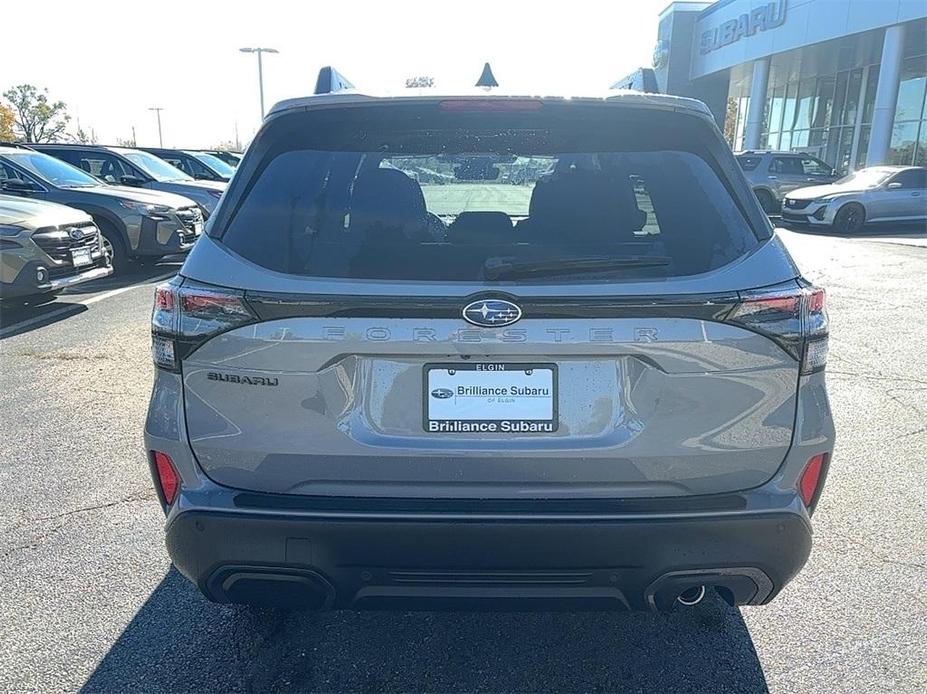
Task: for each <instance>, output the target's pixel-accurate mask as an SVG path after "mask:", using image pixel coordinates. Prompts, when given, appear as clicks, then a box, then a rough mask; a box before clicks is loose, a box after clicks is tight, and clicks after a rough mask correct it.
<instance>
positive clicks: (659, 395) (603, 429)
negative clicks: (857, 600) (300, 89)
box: [145, 79, 834, 610]
mask: <svg viewBox="0 0 927 694" xmlns="http://www.w3.org/2000/svg"><path fill="white" fill-rule="evenodd" d="M332 81H333V82H334V81H335V80H334V79H333V80H332ZM319 82H322V80H321V79H320V80H319ZM360 132H363V133H364V135H365V137H358V133H360ZM512 152H518V156H517V157H516V156H512ZM426 171H434V172H440V173H441V174H442V178H443V180H442V182H441V183H438V182H437V180H438V179H434V180H433V182H430V181H429V179H428V178H427V177H423V178H422V181H423V182H420V181H418V180H416V179H415V178H413V176H412V175H410V174H413V173H416V172H426ZM512 180H518V181H520V182H522V185H513V184H512V183H510V182H509V181H512ZM827 334H828V328H827V314H826V311H825V297H824V291H823V289H820V288H818V287H814V286H813V285H811V284H810V283H809V282H808V281H807V280H806V279H804V278H803V277H802V276H801V274H800V272H799V270H798V269H797V268H796V266H795V263H794V262H793V261H792V260H791V259H790V257H789V254H788V251H787V250H786V248H785V246H784V245H783V243H782V241H781V240H780V239H779V238H778V237H777V236H775V235H774V234H773V233H772V230H771V229H770V226H769V222H768V219H767V218H766V216H765V215H764V214H763V211H762V210H761V209H760V206H759V204H758V203H757V200H756V198H755V196H754V195H753V193H752V191H751V189H750V188H749V187H748V186H747V184H746V181H745V180H744V177H743V175H742V173H741V172H740V170H739V168H738V166H737V163H736V162H735V161H734V158H733V156H732V155H731V151H730V149H729V148H728V146H727V144H726V143H725V142H724V140H723V138H722V136H721V133H720V132H719V131H718V128H717V126H716V124H715V121H714V119H713V117H712V115H711V113H710V112H709V110H708V108H707V107H706V106H705V105H704V104H702V103H700V102H698V101H694V100H690V99H684V98H681V97H674V96H668V95H660V94H635V93H633V92H615V93H614V95H611V96H609V97H607V98H604V99H603V98H601V96H599V97H596V98H589V99H584V98H572V99H562V98H516V97H507V96H502V95H493V94H491V93H480V94H478V95H475V96H474V95H470V96H461V97H448V96H440V97H439V96H435V97H423V96H422V95H421V93H416V94H415V96H404V95H403V96H396V97H388V98H378V97H373V96H367V95H363V94H357V93H351V94H345V95H342V94H338V93H332V94H325V95H320V96H313V97H307V98H302V99H291V100H288V101H286V102H283V103H281V104H278V105H277V106H276V107H275V108H273V109H272V110H271V112H270V113H269V115H268V116H267V118H266V119H265V120H264V122H263V125H262V126H261V129H260V131H259V132H258V134H257V136H256V138H255V139H254V141H253V142H252V144H251V145H250V146H249V147H248V152H247V154H246V155H245V161H244V162H243V163H242V166H241V167H240V169H239V171H238V173H237V174H236V176H235V178H234V179H233V180H232V183H231V184H230V187H229V191H228V193H227V194H226V196H225V197H223V199H222V201H221V202H220V204H219V207H218V209H217V211H216V213H215V215H214V217H213V219H212V222H211V224H210V226H209V230H208V233H206V234H204V236H203V238H202V239H201V240H200V242H199V243H197V245H196V247H195V248H194V249H193V251H192V253H191V254H190V256H188V258H187V259H186V262H185V263H184V265H183V267H182V268H181V270H180V273H179V274H178V275H177V276H176V278H174V279H173V280H172V281H170V282H168V283H165V284H163V285H160V286H159V287H158V288H157V290H156V294H155V303H154V311H153V314H152V357H153V359H154V363H155V366H156V369H155V371H156V376H155V383H154V388H153V391H152V395H151V400H150V406H149V411H148V417H147V421H146V425H145V447H146V449H147V451H148V455H149V466H150V469H151V472H152V476H153V480H154V483H155V488H156V490H157V493H158V498H159V501H160V502H161V504H162V507H163V509H164V512H165V514H166V515H167V521H166V525H165V530H166V535H167V547H168V552H169V553H170V556H171V557H172V559H173V563H174V566H176V567H177V569H178V570H179V571H180V572H181V573H182V574H183V575H184V576H186V577H187V578H188V579H190V580H191V581H193V582H194V583H195V585H196V586H197V587H198V588H199V589H200V590H201V591H203V592H204V593H205V594H206V595H207V596H208V597H209V598H210V599H212V600H216V601H219V602H242V603H257V604H277V605H289V606H302V607H315V608H323V607H338V608H356V609H362V608H393V609H408V608H418V609H434V608H435V607H438V606H441V607H448V606H457V607H465V608H473V607H477V608H489V607H495V608H501V609H510V608H511V607H513V606H521V607H523V608H524V607H527V608H531V609H547V608H550V607H553V606H559V607H568V608H574V609H575V608H586V609H627V608H629V607H630V608H634V609H657V610H666V609H670V608H672V607H673V606H674V605H676V604H678V603H682V604H687V605H692V604H695V603H697V602H699V601H700V600H701V599H702V597H703V596H704V595H705V592H706V589H711V588H714V589H716V590H717V592H718V593H719V594H720V595H722V596H723V597H724V598H725V599H727V600H728V601H729V602H730V603H731V604H764V603H767V602H769V601H770V600H772V599H773V598H774V597H775V596H776V595H777V594H778V593H779V591H780V590H782V588H783V586H785V585H786V584H787V583H788V582H789V581H790V580H791V579H792V578H793V577H794V576H795V574H796V573H797V572H798V571H799V570H800V569H801V567H802V565H803V564H804V563H805V561H806V559H807V558H808V555H809V552H810V551H811V542H812V535H811V523H810V516H811V514H812V512H813V511H814V508H815V505H816V503H817V500H818V498H819V496H820V494H821V490H822V488H823V482H824V478H825V476H826V472H827V467H828V464H829V461H830V455H831V451H832V450H833V444H834V427H833V422H832V418H831V412H830V407H829V405H828V401H827V392H826V385H825V379H824V368H825V363H826V355H827Z"/></svg>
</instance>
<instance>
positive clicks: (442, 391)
mask: <svg viewBox="0 0 927 694" xmlns="http://www.w3.org/2000/svg"><path fill="white" fill-rule="evenodd" d="M453 396H454V391H453V390H451V389H450V388H435V389H434V390H433V391H431V397H433V398H438V400H447V399H448V398H450V397H453Z"/></svg>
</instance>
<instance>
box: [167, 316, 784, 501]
mask: <svg viewBox="0 0 927 694" xmlns="http://www.w3.org/2000/svg"><path fill="white" fill-rule="evenodd" d="M529 315H530V314H529ZM429 365H436V367H437V368H439V371H440V375H441V376H445V382H446V376H447V374H448V373H449V371H453V370H454V368H453V367H454V366H455V365H456V366H457V367H459V369H460V370H459V372H458V373H457V374H456V376H458V377H464V376H465V375H469V376H470V378H462V380H461V381H460V382H461V383H462V384H463V387H465V388H473V387H480V386H482V385H485V386H487V387H489V388H496V387H498V386H499V384H500V383H501V384H502V387H507V388H508V389H509V390H511V389H512V388H513V387H514V388H518V387H522V388H524V387H525V384H529V383H531V379H530V378H525V377H524V373H525V369H528V370H533V373H532V376H535V377H536V376H539V375H540V374H541V368H539V367H543V368H544V369H545V370H546V369H547V368H551V370H552V371H553V374H552V375H553V380H554V386H555V387H554V388H553V392H552V393H551V402H552V403H553V407H552V408H551V409H552V411H553V412H552V414H553V415H554V429H555V430H554V431H552V432H548V431H544V430H542V431H540V432H531V433H519V432H518V431H517V429H518V428H519V425H518V424H513V425H512V426H510V427H509V429H508V431H502V430H501V426H500V428H499V429H497V432H496V433H492V432H491V431H490V432H487V431H485V425H484V426H483V427H482V428H483V429H484V431H482V432H479V433H456V432H454V431H444V432H433V431H429V430H428V424H429V422H428V421H427V417H426V415H427V414H428V410H427V409H426V408H428V405H429V401H431V402H432V403H440V404H444V403H446V402H453V401H455V400H458V401H461V402H462V403H463V402H464V401H465V400H466V398H461V397H458V395H457V394H456V392H455V394H454V395H453V396H452V397H451V398H447V399H442V398H440V395H439V397H437V398H436V397H435V395H434V394H433V391H437V390H438V389H439V386H440V385H443V384H444V383H445V382H442V383H441V384H437V385H436V382H435V381H432V383H430V384H429V383H428V382H427V381H426V374H427V371H426V369H427V368H428V367H429ZM475 366H481V367H492V368H493V369H499V368H500V367H502V368H505V369H506V372H503V375H502V376H501V378H500V374H499V372H498V371H484V372H482V373H479V372H471V373H470V374H467V372H466V371H465V369H473V368H474V367H475ZM183 372H184V385H185V403H186V415H187V427H188V431H189V435H190V442H191V445H192V447H193V450H194V452H195V454H196V456H197V459H198V460H199V462H200V464H201V466H202V467H203V469H204V470H205V471H206V473H207V474H208V475H209V476H210V477H212V478H213V479H214V480H215V481H217V482H220V483H222V484H226V485H230V486H233V487H239V488H244V489H252V490H260V491H267V492H286V493H297V494H332V495H339V496H360V495H374V496H394V495H398V496H428V497H435V496H446V497H500V496H501V497H523V496H543V497H558V496H571V497H575V496H591V497H595V496H621V497H631V496H675V495H684V494H705V493H713V492H724V491H730V490H736V489H744V488H747V487H752V486H756V485H759V484H761V483H763V482H764V481H765V480H767V479H769V478H770V477H771V476H772V475H773V473H774V472H775V470H776V469H777V468H778V466H779V465H780V464H781V462H782V460H783V459H784V457H785V454H786V452H787V450H788V448H789V443H790V440H791V434H792V425H793V419H794V416H795V394H796V386H797V380H798V365H797V362H796V361H795V360H794V359H793V358H792V357H791V356H789V355H788V354H786V353H785V352H784V351H783V350H782V349H781V348H780V347H779V346H778V345H776V344H775V343H773V342H772V341H771V340H769V339H767V338H765V337H763V336H761V335H758V334H756V333H754V332H750V331H748V330H746V329H744V328H740V327H736V326H732V325H725V324H722V323H718V322H714V321H711V320H703V319H698V318H685V317H678V318H671V317H667V318H653V317H647V316H646V315H642V316H641V317H640V318H598V319H592V320H590V319H570V318H549V317H542V316H539V317H537V318H533V317H526V318H524V319H522V320H521V321H519V322H518V323H517V324H515V325H513V326H512V327H508V328H476V327H473V326H469V325H467V324H466V323H465V322H464V321H463V320H462V319H448V318H443V319H432V320H428V319H423V318H419V319H410V318H396V319H383V318H328V317H325V318H321V317H294V318H284V319H277V320H270V321H267V322H262V323H259V324H257V325H251V326H247V327H243V328H238V329H236V330H233V331H230V332H227V333H225V334H223V335H221V336H219V337H216V338H213V339H212V340H211V341H210V342H208V343H207V344H206V345H204V346H203V347H201V348H199V349H198V350H197V351H196V352H194V353H193V354H192V355H191V356H190V357H189V358H188V359H187V360H186V361H185V362H184V365H183ZM473 373H476V375H477V376H478V377H476V378H474V377H473ZM433 378H434V374H433ZM452 380H453V379H452ZM546 385H547V383H546V382H545V381H543V380H542V381H540V386H539V387H538V389H537V390H545V389H546ZM452 389H453V390H456V388H453V387H452ZM470 392H472V391H470ZM472 399H473V398H471V400H472ZM494 399H495V400H500V399H505V398H504V397H494V396H493V395H490V396H486V397H477V398H476V400H477V401H479V402H480V405H481V408H482V409H483V410H484V411H485V410H488V409H489V408H490V407H492V402H491V401H492V400H494ZM515 399H516V400H518V399H519V398H518V397H516V398H515ZM521 399H522V400H524V398H521ZM540 399H541V400H544V398H543V397H542V398H540ZM545 402H546V401H545ZM542 404H543V403H542ZM503 409H504V413H501V414H499V415H497V416H496V417H494V419H499V418H501V419H503V420H506V419H508V420H511V421H513V422H521V421H522V419H521V417H522V416H524V417H527V418H528V419H532V420H536V419H545V418H546V417H545V416H544V414H543V413H542V414H540V415H539V414H538V411H537V410H536V409H530V408H529V409H528V410H526V409H525V408H524V407H517V406H516V407H514V408H509V409H505V408H503ZM431 413H432V414H433V416H434V417H437V416H439V415H441V414H444V413H441V412H439V413H437V414H436V413H435V408H434V406H432V408H431ZM471 413H472V410H461V415H460V419H462V420H468V418H469V417H470V416H471ZM452 416H453V415H452ZM468 421H469V420H468ZM529 426H530V425H529ZM458 428H460V427H459V426H458ZM522 428H524V425H523V427H522ZM512 429H516V431H515V432H514V433H513V432H512Z"/></svg>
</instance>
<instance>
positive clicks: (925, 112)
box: [888, 55, 927, 166]
mask: <svg viewBox="0 0 927 694" xmlns="http://www.w3.org/2000/svg"><path fill="white" fill-rule="evenodd" d="M888 159H889V162H890V163H892V164H902V165H903V164H915V165H917V166H925V165H927V55H919V56H913V57H910V58H908V59H906V60H905V61H904V64H903V65H902V68H901V81H900V83H899V84H898V101H897V102H896V105H895V126H894V128H892V142H891V146H890V147H889V151H888Z"/></svg>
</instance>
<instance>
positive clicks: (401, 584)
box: [167, 511, 811, 609]
mask: <svg viewBox="0 0 927 694" xmlns="http://www.w3.org/2000/svg"><path fill="white" fill-rule="evenodd" d="M167 546H168V551H169V553H170V555H171V558H172V559H173V561H174V564H175V565H176V566H177V568H178V569H179V570H180V572H181V573H183V574H184V575H185V576H187V577H188V578H189V579H191V580H192V581H194V582H195V583H196V584H197V585H198V586H199V588H200V589H201V590H202V591H203V592H204V593H205V594H206V595H207V597H209V598H211V599H213V600H216V601H219V602H246V603H252V602H257V603H260V602H262V600H261V597H260V596H261V594H262V587H264V588H266V591H267V592H268V593H276V594H282V593H285V592H287V591H289V592H290V594H292V595H296V596H298V595H299V594H300V593H301V592H302V595H303V596H304V598H305V599H300V598H298V597H296V598H294V602H295V603H296V606H299V605H302V606H310V607H318V606H319V605H323V606H332V607H337V608H353V609H365V608H377V609H382V608H387V609H393V608H395V609H438V608H442V607H449V608H454V609H461V608H462V609H484V608H490V609H496V608H502V609H524V608H527V609H541V608H543V609H551V608H557V607H566V608H568V609H577V608H581V607H585V608H592V609H625V608H631V609H652V608H658V609H665V608H667V607H669V606H671V605H672V604H673V602H674V600H675V597H676V595H678V594H679V592H681V591H683V590H685V589H686V588H688V587H691V586H693V585H709V586H715V587H718V588H720V589H722V591H727V593H726V597H728V598H729V599H730V601H731V602H734V603H736V604H748V603H749V604H758V603H765V602H768V601H769V600H771V599H772V598H773V597H774V596H775V595H776V594H777V593H778V592H779V590H781V588H782V587H783V586H784V585H785V584H786V583H787V582H788V581H789V580H790V579H791V578H792V577H793V576H794V575H795V574H796V573H797V572H798V571H799V569H801V567H802V566H803V565H804V563H805V561H806V560H807V558H808V555H809V553H810V550H811V531H810V528H809V526H808V523H807V520H806V518H805V517H804V516H803V515H800V514H798V513H795V512H790V511H785V512H775V513H764V514H745V513H744V514H729V515H717V516H711V517H686V518H678V519H673V518H642V519H640V520H577V521H572V520H538V521H531V520H511V519H504V518H502V519H498V520H486V519H479V520H473V521H469V522H468V521H461V520H459V519H454V520H447V521H443V520H433V519H428V520H415V519H401V518H370V519H364V520H360V519H356V518H353V519H345V520H342V519H338V518H336V517H327V518H308V517H300V516H297V515H270V514H260V513H229V512H212V511H185V512H182V513H180V514H179V515H177V516H176V517H174V518H173V519H172V520H171V522H170V524H169V526H168V528H167ZM243 567H244V568H243ZM306 572H310V574H311V575H312V576H317V577H319V580H320V581H321V582H322V583H324V584H325V585H330V586H331V589H332V593H331V595H330V596H326V597H325V598H324V599H323V598H322V597H320V596H319V595H318V594H317V593H316V592H315V591H314V589H310V588H309V587H307V586H310V584H313V581H315V580H316V579H311V580H309V582H308V583H306V582H305V580H304V577H305V575H306ZM242 573H244V574H247V576H246V578H245V579H242V582H240V583H238V588H239V590H237V591H235V590H230V589H229V588H228V586H229V585H235V584H236V582H238V579H235V580H233V581H232V582H231V584H230V583H229V576H230V575H235V574H242ZM294 576H302V577H303V578H293V577H294ZM307 580H308V579H307ZM223 586H225V587H223ZM255 591H256V592H255Z"/></svg>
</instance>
